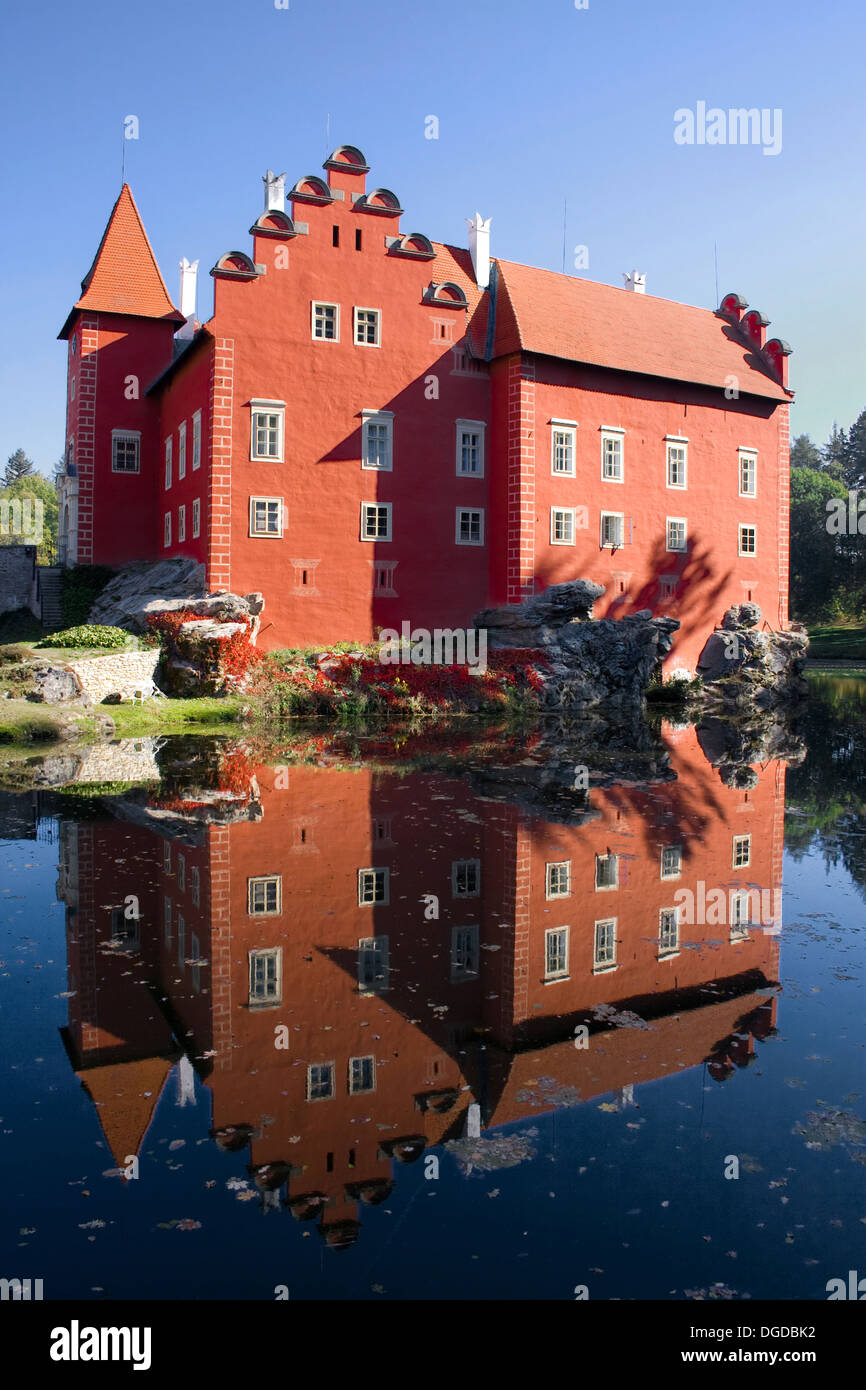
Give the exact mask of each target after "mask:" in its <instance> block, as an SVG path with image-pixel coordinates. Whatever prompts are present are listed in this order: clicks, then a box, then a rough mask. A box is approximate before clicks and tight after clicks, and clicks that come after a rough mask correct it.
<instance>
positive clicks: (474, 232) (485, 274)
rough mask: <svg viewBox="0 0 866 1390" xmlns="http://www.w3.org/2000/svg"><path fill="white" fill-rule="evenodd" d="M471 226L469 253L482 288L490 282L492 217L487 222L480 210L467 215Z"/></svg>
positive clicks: (468, 224)
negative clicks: (469, 215)
mask: <svg viewBox="0 0 866 1390" xmlns="http://www.w3.org/2000/svg"><path fill="white" fill-rule="evenodd" d="M466 225H467V227H468V228H469V254H470V256H471V257H472V268H473V270H474V271H475V283H476V285H477V286H478V288H479V289H480V290H486V289H487V287H488V285H489V284H490V218H489V217H488V219H487V221H486V222H485V221H484V219H483V218H482V216H481V213H480V212H476V214H475V216H474V217H467V219H466Z"/></svg>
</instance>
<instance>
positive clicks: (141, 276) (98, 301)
mask: <svg viewBox="0 0 866 1390" xmlns="http://www.w3.org/2000/svg"><path fill="white" fill-rule="evenodd" d="M74 307H75V309H91V310H94V311H98V312H99V313H107V314H133V315H135V316H136V317H139V318H150V319H170V320H172V321H173V322H175V323H183V321H184V320H183V315H182V314H180V313H179V312H178V310H177V309H175V307H174V305H173V304H172V302H171V300H170V299H169V296H168V290H167V289H166V288H165V282H164V281H163V278H162V276H161V275H160V273H159V266H158V265H157V263H156V257H155V256H154V254H153V249H152V247H151V245H150V242H149V241H148V239H147V233H146V231H145V230H144V227H143V225H142V221H141V217H140V216H139V212H138V208H137V207H136V205H135V199H134V198H133V196H132V193H131V192H130V188H129V184H126V183H125V184H124V185H123V188H122V189H121V190H120V196H119V198H118V199H117V202H116V203H115V204H114V207H113V208H112V211H111V216H110V217H109V219H108V225H107V226H106V228H105V231H104V232H103V234H102V240H101V241H100V243H99V250H98V251H97V253H96V255H95V257H94V259H93V265H92V266H91V267H90V269H89V271H88V272H87V274H86V275H85V277H84V279H83V280H82V282H81V298H80V299H79V300H78V301H77V303H76V304H75V306H74ZM73 312H74V310H73ZM71 317H72V315H71V314H70V316H69V319H67V320H66V323H65V324H64V326H63V328H62V330H61V332H60V334H59V336H60V337H61V338H65V337H66V336H67V333H68V330H69V325H70V319H71Z"/></svg>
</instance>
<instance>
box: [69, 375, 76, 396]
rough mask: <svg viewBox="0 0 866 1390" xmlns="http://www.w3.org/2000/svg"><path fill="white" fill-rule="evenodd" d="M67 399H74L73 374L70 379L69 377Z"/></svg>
mask: <svg viewBox="0 0 866 1390" xmlns="http://www.w3.org/2000/svg"><path fill="white" fill-rule="evenodd" d="M69 399H70V400H71V401H74V400H75V377H74V376H73V377H70V379H69Z"/></svg>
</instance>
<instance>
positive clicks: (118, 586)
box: [90, 558, 207, 633]
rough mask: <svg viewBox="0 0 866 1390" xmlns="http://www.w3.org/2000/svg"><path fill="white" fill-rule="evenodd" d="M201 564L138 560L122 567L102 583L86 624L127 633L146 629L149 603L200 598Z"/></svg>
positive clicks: (202, 576)
mask: <svg viewBox="0 0 866 1390" xmlns="http://www.w3.org/2000/svg"><path fill="white" fill-rule="evenodd" d="M206 592H207V590H206V588H205V573H204V565H202V564H201V563H200V562H199V561H198V560H193V559H180V558H176V559H171V560H159V561H157V562H156V563H155V564H151V563H149V562H146V561H142V562H141V563H139V564H135V565H126V566H125V567H124V569H122V570H120V572H119V573H118V574H116V575H115V576H114V578H113V579H112V580H111V581H110V582H109V583H108V584H106V586H105V588H104V589H103V590H102V593H101V594H100V595H99V597H98V598H97V599H96V601H95V602H94V604H93V607H92V608H91V610H90V622H92V623H102V624H104V625H105V626H106V627H123V628H126V629H127V631H129V632H137V633H142V632H145V631H146V630H147V617H146V613H147V609H148V605H149V604H151V603H156V604H158V603H160V602H161V601H165V600H176V601H177V600H179V601H180V606H181V607H183V606H184V605H185V601H186V600H188V599H200V598H204V596H205V594H206Z"/></svg>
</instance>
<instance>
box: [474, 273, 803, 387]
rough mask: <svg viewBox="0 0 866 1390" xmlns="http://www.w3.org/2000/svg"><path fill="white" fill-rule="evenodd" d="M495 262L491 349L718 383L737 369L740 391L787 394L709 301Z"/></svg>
mask: <svg viewBox="0 0 866 1390" xmlns="http://www.w3.org/2000/svg"><path fill="white" fill-rule="evenodd" d="M496 264H497V266H498V270H499V285H498V291H497V303H496V336H495V344H494V355H495V356H497V357H498V356H504V355H506V354H508V353H511V352H517V351H519V350H523V351H524V352H535V353H540V354H544V355H545V356H548V357H562V358H565V359H567V360H568V361H571V362H583V363H587V364H590V365H593V366H598V367H610V368H613V369H614V370H617V371H626V372H639V373H641V374H642V375H645V376H655V377H664V378H666V379H667V380H672V381H690V382H696V383H698V384H700V385H704V386H716V387H719V388H720V389H723V388H724V386H725V384H726V378H728V377H730V376H736V377H737V378H738V383H739V390H740V392H741V393H743V394H746V395H754V396H766V397H769V398H770V399H771V400H778V401H787V400H790V398H791V396H790V393H789V392H787V391H786V390H785V389H784V387H783V386H781V385H780V384H779V382H777V381H776V380H775V379H774V378H773V376H772V375H770V370H769V367H767V368H766V369H765V370H762V369H761V362H760V359H759V357H758V354H757V352H756V351H755V350H754V349H752V348H748V347H746V346H744V344H743V343H741V342H740V340H739V338H738V336H737V334H736V333H735V331H734V330H733V329H732V328H731V327H730V326H729V325H728V324H727V323H726V322H725V321H724V320H723V319H720V318H718V317H717V316H716V314H715V313H714V312H713V311H712V310H710V309H697V308H694V307H693V306H692V305H690V304H677V303H675V302H674V301H673V300H671V299H657V298H656V297H655V296H653V295H647V294H636V293H634V292H633V291H631V290H625V289H617V288H615V287H614V286H612V285H599V284H595V283H593V281H591V280H581V279H577V278H575V277H574V276H571V275H561V274H558V273H557V272H556V271H552V270H536V269H535V268H533V267H531V266H525V265H518V264H517V263H516V262H514V261H501V260H497V262H496Z"/></svg>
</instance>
